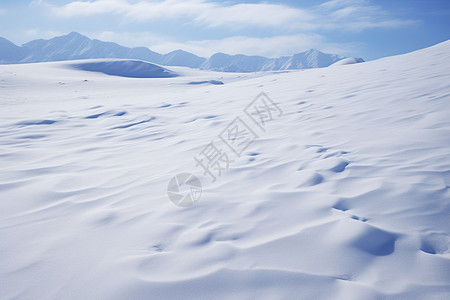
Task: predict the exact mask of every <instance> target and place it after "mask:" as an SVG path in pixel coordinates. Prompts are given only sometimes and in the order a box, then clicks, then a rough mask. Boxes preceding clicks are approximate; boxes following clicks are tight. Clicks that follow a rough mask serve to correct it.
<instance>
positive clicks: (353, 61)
mask: <svg viewBox="0 0 450 300" xmlns="http://www.w3.org/2000/svg"><path fill="white" fill-rule="evenodd" d="M362 62H364V59H362V58H357V57H348V58H344V59H341V60H339V61H337V62H335V63H334V64H331V65H330V67H331V66H343V65H352V64H358V63H362Z"/></svg>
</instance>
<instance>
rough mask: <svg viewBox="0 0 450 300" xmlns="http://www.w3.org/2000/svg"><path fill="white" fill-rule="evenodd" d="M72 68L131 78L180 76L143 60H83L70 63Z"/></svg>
mask: <svg viewBox="0 0 450 300" xmlns="http://www.w3.org/2000/svg"><path fill="white" fill-rule="evenodd" d="M69 66H70V67H72V68H75V69H79V70H83V71H90V72H100V73H104V74H107V75H115V76H121V77H131V78H169V77H175V76H178V74H176V73H175V72H172V71H170V70H168V69H166V68H163V67H160V66H158V65H155V64H152V63H149V62H145V61H141V60H129V59H124V60H111V59H108V60H103V59H100V60H83V61H80V62H78V63H70V64H69Z"/></svg>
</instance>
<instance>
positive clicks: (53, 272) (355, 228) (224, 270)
mask: <svg viewBox="0 0 450 300" xmlns="http://www.w3.org/2000/svg"><path fill="white" fill-rule="evenodd" d="M449 61H450V42H449V41H447V42H444V43H442V44H439V45H436V46H434V47H431V48H428V49H424V50H420V51H417V52H414V53H410V54H406V55H401V56H396V57H389V58H385V59H381V60H378V61H373V62H366V63H361V64H352V65H343V66H335V67H333V68H324V69H311V70H304V71H289V72H283V73H270V72H267V73H254V74H253V73H252V74H235V73H216V72H210V71H200V70H192V69H187V68H182V67H172V68H171V70H172V71H174V72H176V73H177V74H180V76H178V77H173V78H150V79H147V78H124V77H118V76H108V75H105V74H102V73H96V72H86V71H82V70H74V69H71V68H69V67H68V66H67V63H66V62H61V63H38V64H29V65H4V66H0V91H1V93H0V104H1V105H2V108H3V109H2V110H1V111H0V128H1V130H0V145H1V147H0V166H1V173H0V253H1V255H0V281H1V285H0V298H1V299H182V298H184V299H185V298H187V299H369V300H370V299H377V300H378V299H448V298H450V283H449V282H450V281H449V274H450V250H449V246H450V235H449V234H450V221H449V220H450V219H449V215H450V189H449V187H450V154H449V150H448V149H449V148H450V120H449V115H450V105H449V100H450V85H449V82H450V71H449V70H450V68H449V67H450V66H449ZM210 80H216V81H222V82H223V83H224V84H223V85H213V84H189V83H190V82H205V81H206V82H208V81H210ZM262 91H264V92H265V93H266V94H267V95H268V96H269V97H270V98H271V99H272V100H273V101H274V102H276V104H277V105H278V107H279V108H280V109H281V110H282V111H283V113H282V115H281V116H280V115H279V114H278V113H277V114H276V115H275V114H274V116H273V120H271V121H269V122H267V124H266V126H265V127H264V130H265V131H263V130H261V129H260V128H258V127H257V126H256V124H255V123H252V121H251V120H250V119H249V118H248V116H246V115H245V113H244V109H245V108H246V107H247V105H248V104H250V102H251V101H252V100H253V99H254V98H255V97H256V96H257V95H258V94H259V93H260V92H262ZM236 117H240V118H241V119H242V120H243V121H245V122H246V123H247V124H248V126H250V128H251V129H252V130H253V131H254V132H255V133H256V134H257V135H258V137H257V138H256V140H255V141H254V142H253V143H252V144H250V145H249V146H248V148H247V149H246V150H245V151H244V152H243V153H242V155H241V157H237V156H236V155H234V154H233V153H232V152H230V151H229V150H228V151H227V149H226V148H223V149H224V151H226V153H228V155H229V158H230V159H232V160H233V162H231V163H230V166H229V169H228V170H224V171H223V173H222V174H221V175H220V176H217V180H216V181H215V182H212V180H211V178H210V177H209V176H208V175H203V170H202V169H201V168H200V167H198V166H197V167H196V162H195V160H194V157H197V156H198V155H199V153H201V152H202V151H203V150H204V149H205V147H207V146H208V144H209V143H210V142H211V141H214V143H215V144H216V145H217V146H220V145H222V146H223V144H221V142H220V140H219V138H218V136H219V135H220V134H221V133H222V132H223V131H224V130H225V129H226V128H227V126H228V125H229V124H230V122H232V121H233V120H234V119H235V118H236ZM182 172H188V173H193V174H194V175H196V176H197V177H198V178H199V179H200V180H201V182H202V186H203V191H202V194H201V198H200V200H199V202H198V203H197V204H196V205H194V206H191V207H188V208H180V207H177V206H175V205H174V204H173V203H172V202H171V201H170V200H169V198H168V194H167V187H168V183H169V181H170V180H171V178H172V177H173V176H174V175H176V174H178V173H182Z"/></svg>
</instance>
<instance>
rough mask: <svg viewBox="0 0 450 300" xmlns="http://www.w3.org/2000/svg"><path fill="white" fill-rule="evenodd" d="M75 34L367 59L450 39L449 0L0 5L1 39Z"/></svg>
mask: <svg viewBox="0 0 450 300" xmlns="http://www.w3.org/2000/svg"><path fill="white" fill-rule="evenodd" d="M72 31H77V32H80V33H82V34H84V35H87V36H89V37H90V38H97V39H101V40H106V41H113V42H117V43H119V44H122V45H124V46H130V47H131V46H146V47H149V48H150V49H152V50H154V51H157V52H161V53H167V52H170V51H172V50H176V49H184V50H186V51H190V52H193V53H195V54H197V55H201V56H209V55H211V54H212V53H215V52H225V53H230V54H237V53H242V54H247V55H264V56H271V57H276V56H281V55H291V54H294V53H298V52H302V51H305V50H308V49H310V48H316V49H319V50H321V51H323V52H328V53H337V54H342V55H347V56H358V57H363V58H364V59H366V60H371V59H376V58H380V57H384V56H390V55H394V54H401V53H406V52H410V51H413V50H417V49H420V48H424V47H427V46H431V45H433V44H436V43H439V42H442V41H445V40H447V39H449V38H450V1H449V0H395V1H394V0H322V1H319V0H299V1H294V0H286V1H255V0H246V1H211V0H210V1H208V0H90V1H84V0H83V1H71V0H58V1H56V0H35V1H23V0H2V1H0V36H2V37H4V38H7V39H9V40H10V41H12V42H14V43H16V44H18V45H21V44H23V43H25V42H28V41H30V40H33V39H37V38H46V39H47V38H51V37H54V36H57V35H63V34H67V33H69V32H72Z"/></svg>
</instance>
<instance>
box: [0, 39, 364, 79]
mask: <svg viewBox="0 0 450 300" xmlns="http://www.w3.org/2000/svg"><path fill="white" fill-rule="evenodd" d="M94 58H123V59H139V60H144V61H148V62H152V63H157V64H161V65H165V66H183V67H190V68H200V69H205V70H214V71H223V72H257V71H279V70H295V69H309V68H322V67H327V66H329V65H331V64H333V63H335V62H337V61H340V60H342V59H345V58H346V57H344V56H340V55H336V54H326V53H322V52H320V51H318V50H315V49H311V50H308V51H305V52H302V53H298V54H295V55H292V56H283V57H279V58H267V57H263V56H247V55H242V54H237V55H228V54H225V53H216V54H214V55H212V56H211V57H210V58H204V57H199V56H197V55H194V54H192V53H189V52H186V51H183V50H175V51H172V52H170V53H167V54H160V53H157V52H154V51H151V50H150V49H148V48H146V47H136V48H129V47H124V46H121V45H119V44H116V43H112V42H103V41H100V40H96V39H93V40H92V39H90V38H88V37H86V36H84V35H81V34H79V33H77V32H72V33H70V34H68V35H64V36H58V37H55V38H52V39H49V40H43V39H39V40H34V41H31V42H28V43H26V44H24V45H22V46H21V47H19V46H17V45H15V44H13V43H11V42H10V41H8V40H6V39H4V38H0V64H12V63H32V62H46V61H62V60H76V59H94ZM354 60H356V61H358V62H360V61H364V60H362V59H361V58H357V59H356V58H355V59H354Z"/></svg>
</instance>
